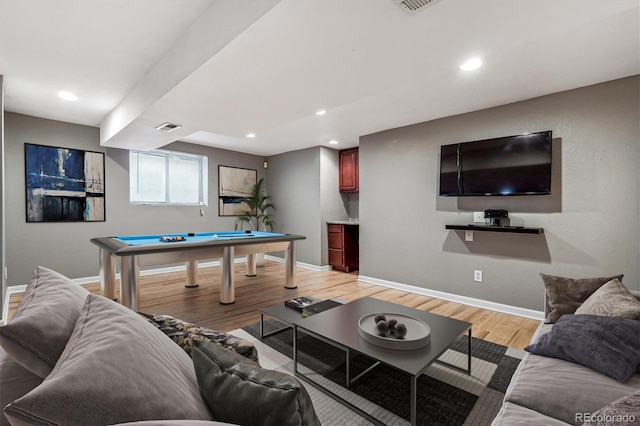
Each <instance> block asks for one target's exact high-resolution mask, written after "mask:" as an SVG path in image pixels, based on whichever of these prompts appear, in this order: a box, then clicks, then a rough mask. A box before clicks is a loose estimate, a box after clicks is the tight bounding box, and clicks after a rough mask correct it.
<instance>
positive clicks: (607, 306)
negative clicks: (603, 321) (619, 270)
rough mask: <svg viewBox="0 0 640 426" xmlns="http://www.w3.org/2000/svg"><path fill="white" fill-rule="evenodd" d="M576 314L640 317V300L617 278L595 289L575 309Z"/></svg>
mask: <svg viewBox="0 0 640 426" xmlns="http://www.w3.org/2000/svg"><path fill="white" fill-rule="evenodd" d="M576 314H592V315H606V316H610V317H620V318H627V319H635V320H637V319H640V301H639V300H638V299H636V298H635V297H634V296H633V295H632V294H631V292H630V291H629V290H627V288H626V287H625V286H624V285H623V284H622V283H621V282H620V280H618V279H617V278H616V279H614V280H611V281H609V282H608V283H606V284H604V285H603V286H602V287H600V288H599V289H597V290H596V291H595V292H594V293H593V294H592V295H591V296H589V298H588V299H587V300H585V301H584V303H583V304H582V305H581V306H580V307H579V308H578V309H576Z"/></svg>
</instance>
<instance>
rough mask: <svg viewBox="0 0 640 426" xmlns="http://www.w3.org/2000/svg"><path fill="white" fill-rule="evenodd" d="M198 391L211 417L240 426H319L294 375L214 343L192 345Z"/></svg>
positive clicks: (201, 342) (311, 407) (205, 342)
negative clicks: (267, 367)
mask: <svg viewBox="0 0 640 426" xmlns="http://www.w3.org/2000/svg"><path fill="white" fill-rule="evenodd" d="M193 364H194V366H195V369H196V376H197V377H198V384H199V385H200V392H202V396H203V398H204V400H205V401H206V403H207V405H208V407H209V409H210V410H211V414H212V415H213V418H214V419H216V420H218V421H222V422H228V423H236V424H242V425H256V424H260V425H263V426H269V425H272V426H287V425H291V426H293V425H305V426H313V425H318V426H319V425H320V421H319V420H318V417H317V416H316V413H315V410H314V409H313V404H312V402H311V398H310V397H309V394H308V393H307V391H306V389H305V388H304V386H302V384H301V383H300V382H299V381H298V379H296V378H295V377H293V376H290V375H289V374H285V373H281V372H278V371H273V370H265V369H262V368H261V367H260V366H259V365H258V364H256V363H255V362H252V361H250V360H248V359H247V358H245V357H243V356H240V355H238V354H236V353H234V352H231V351H230V350H228V349H226V348H223V347H222V346H219V345H217V344H216V343H213V342H207V341H200V340H196V341H194V342H193Z"/></svg>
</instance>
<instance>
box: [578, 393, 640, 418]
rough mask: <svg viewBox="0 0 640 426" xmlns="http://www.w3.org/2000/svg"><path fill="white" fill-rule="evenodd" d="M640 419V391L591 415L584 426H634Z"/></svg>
mask: <svg viewBox="0 0 640 426" xmlns="http://www.w3.org/2000/svg"><path fill="white" fill-rule="evenodd" d="M638 419H640V391H637V392H634V393H632V394H631V395H628V396H625V397H624V398H620V399H618V400H617V401H613V402H612V403H611V404H609V405H607V406H605V407H602V408H601V409H599V410H598V411H596V412H593V413H591V414H590V415H589V418H588V420H587V421H586V422H584V423H583V425H582V426H602V425H618V426H622V425H629V426H631V425H634V424H637V423H636V422H637V421H638Z"/></svg>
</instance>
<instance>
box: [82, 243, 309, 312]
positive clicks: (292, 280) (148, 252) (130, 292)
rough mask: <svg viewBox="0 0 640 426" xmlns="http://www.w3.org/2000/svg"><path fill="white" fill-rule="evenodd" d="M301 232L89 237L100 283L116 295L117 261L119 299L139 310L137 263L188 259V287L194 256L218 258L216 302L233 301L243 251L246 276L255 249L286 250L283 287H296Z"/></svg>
mask: <svg viewBox="0 0 640 426" xmlns="http://www.w3.org/2000/svg"><path fill="white" fill-rule="evenodd" d="M304 239H305V237H304V236H302V235H291V234H277V233H272V232H258V231H221V232H196V233H184V234H180V233H178V234H175V233H172V234H158V235H133V236H119V237H100V238H92V239H91V242H92V243H93V244H95V245H97V246H98V247H99V248H100V284H101V287H102V293H103V295H104V296H106V297H109V298H111V299H115V293H116V292H115V286H116V262H117V260H118V259H119V260H120V303H122V304H123V305H125V306H127V307H129V308H131V309H132V310H135V311H137V310H138V305H139V303H140V285H139V280H140V267H141V266H153V265H154V266H157V265H166V264H176V263H183V262H184V263H186V265H187V283H186V286H187V287H194V286H197V282H196V276H197V270H198V266H197V265H198V263H197V262H198V260H203V259H218V258H220V259H221V262H220V266H221V268H222V273H221V274H220V303H221V304H225V305H226V304H230V303H234V302H235V289H234V277H233V264H234V258H235V256H246V257H247V260H246V263H247V276H255V275H256V264H255V254H256V253H268V252H274V251H285V271H286V277H285V287H286V288H296V275H295V272H296V268H295V267H296V254H295V253H296V252H295V242H296V241H298V240H304Z"/></svg>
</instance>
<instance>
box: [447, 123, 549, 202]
mask: <svg viewBox="0 0 640 426" xmlns="http://www.w3.org/2000/svg"><path fill="white" fill-rule="evenodd" d="M550 193H551V131H550V130H549V131H545V132H538V133H530V134H526V135H517V136H507V137H501V138H494V139H486V140H480V141H473V142H463V143H457V144H451V145H443V146H442V147H441V148H440V195H441V196H444V197H464V196H485V195H490V196H501V195H546V194H550Z"/></svg>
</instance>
